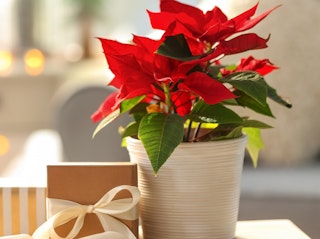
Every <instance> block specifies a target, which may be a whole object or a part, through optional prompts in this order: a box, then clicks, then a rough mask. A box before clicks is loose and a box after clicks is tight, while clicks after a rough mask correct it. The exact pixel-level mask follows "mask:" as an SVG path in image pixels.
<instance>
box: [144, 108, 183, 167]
mask: <svg viewBox="0 0 320 239" xmlns="http://www.w3.org/2000/svg"><path fill="white" fill-rule="evenodd" d="M183 123H184V119H183V118H182V117H181V116H179V115H175V114H163V113H152V114H147V115H145V116H144V117H143V118H142V120H141V122H140V126H139V134H138V136H139V139H140V140H141V141H142V143H143V145H144V148H145V149H146V152H147V154H148V156H149V159H150V162H151V165H152V167H153V170H154V172H155V173H157V172H158V170H159V169H160V168H161V166H162V165H163V164H164V163H165V162H166V161H167V159H168V158H169V156H170V155H171V153H172V152H173V151H174V149H175V148H176V147H177V146H178V145H179V144H180V143H181V142H182V139H183Z"/></svg>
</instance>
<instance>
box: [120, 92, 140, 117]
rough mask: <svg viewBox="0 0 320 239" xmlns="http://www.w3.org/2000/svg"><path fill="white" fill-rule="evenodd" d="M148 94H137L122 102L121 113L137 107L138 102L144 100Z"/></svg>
mask: <svg viewBox="0 0 320 239" xmlns="http://www.w3.org/2000/svg"><path fill="white" fill-rule="evenodd" d="M145 97H146V96H145V95H141V96H137V97H135V98H131V99H127V100H124V101H122V102H121V105H120V112H121V114H123V113H125V112H127V111H129V110H131V109H132V108H133V107H135V106H136V105H137V104H139V103H140V102H141V100H143V99H144V98H145Z"/></svg>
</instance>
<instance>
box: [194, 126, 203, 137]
mask: <svg viewBox="0 0 320 239" xmlns="http://www.w3.org/2000/svg"><path fill="white" fill-rule="evenodd" d="M201 124H202V123H199V124H198V126H197V129H196V130H195V133H194V137H193V141H196V139H197V138H198V136H199V132H200V129H201Z"/></svg>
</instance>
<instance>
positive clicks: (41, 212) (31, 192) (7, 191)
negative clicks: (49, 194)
mask: <svg viewBox="0 0 320 239" xmlns="http://www.w3.org/2000/svg"><path fill="white" fill-rule="evenodd" d="M45 220H46V188H45V186H43V185H41V186H39V185H35V184H28V180H19V179H13V178H0V236H9V235H13V234H21V233H26V234H32V233H33V232H34V231H35V230H36V229H37V228H38V227H39V226H40V225H41V224H42V223H43V222H45Z"/></svg>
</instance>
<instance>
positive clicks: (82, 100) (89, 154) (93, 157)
mask: <svg viewBox="0 0 320 239" xmlns="http://www.w3.org/2000/svg"><path fill="white" fill-rule="evenodd" d="M113 91H114V89H113V88H111V87H109V86H104V85H102V84H100V83H99V84H95V83H92V84H87V83H86V84H81V85H80V86H79V85H72V86H69V87H65V88H63V87H62V89H61V91H60V92H58V95H57V102H56V110H55V116H54V125H55V129H56V130H57V131H58V133H59V134H60V136H61V141H62V148H63V155H64V159H63V161H71V162H104V161H129V156H128V153H127V150H126V148H123V147H121V137H120V135H119V133H118V128H119V126H120V125H122V126H126V125H127V124H128V123H129V116H126V117H125V116H121V117H120V118H119V119H117V120H116V121H115V122H112V123H111V124H110V125H108V126H107V127H105V128H104V129H103V130H101V132H99V133H98V134H97V135H96V136H95V137H94V138H92V134H93V132H94V130H95V128H96V127H97V124H95V123H93V122H92V120H91V118H90V116H91V114H92V113H93V112H94V111H95V110H96V109H97V108H98V107H99V105H100V104H101V103H102V102H103V100H104V99H105V98H106V97H107V96H108V95H109V94H110V93H111V92H113Z"/></svg>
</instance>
